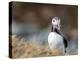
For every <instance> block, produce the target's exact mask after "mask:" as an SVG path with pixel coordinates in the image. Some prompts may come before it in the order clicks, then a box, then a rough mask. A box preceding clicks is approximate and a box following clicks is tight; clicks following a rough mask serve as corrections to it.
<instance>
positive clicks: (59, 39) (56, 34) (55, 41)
mask: <svg viewBox="0 0 80 60" xmlns="http://www.w3.org/2000/svg"><path fill="white" fill-rule="evenodd" d="M48 43H49V47H50V49H51V50H52V51H53V52H54V50H55V49H57V50H58V51H59V52H61V53H62V54H65V53H66V48H67V40H66V38H65V37H64V36H63V34H62V33H61V31H60V20H59V19H58V18H57V17H55V18H53V19H52V29H51V32H50V33H49V36H48Z"/></svg>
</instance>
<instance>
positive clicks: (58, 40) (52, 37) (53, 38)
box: [48, 32, 63, 44]
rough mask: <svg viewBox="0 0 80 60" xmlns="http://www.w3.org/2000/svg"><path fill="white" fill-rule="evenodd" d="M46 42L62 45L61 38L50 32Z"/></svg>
mask: <svg viewBox="0 0 80 60" xmlns="http://www.w3.org/2000/svg"><path fill="white" fill-rule="evenodd" d="M48 42H49V43H52V44H61V43H63V37H62V36H61V35H59V34H57V33H56V32H51V33H50V34H49V36H48Z"/></svg>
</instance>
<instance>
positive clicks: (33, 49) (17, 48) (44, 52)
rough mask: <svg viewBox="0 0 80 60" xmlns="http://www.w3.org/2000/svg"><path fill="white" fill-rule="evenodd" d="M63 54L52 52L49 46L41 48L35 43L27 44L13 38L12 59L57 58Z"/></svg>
mask: <svg viewBox="0 0 80 60" xmlns="http://www.w3.org/2000/svg"><path fill="white" fill-rule="evenodd" d="M57 55H61V53H60V52H59V51H57V50H54V52H53V51H50V50H49V48H48V46H39V45H37V44H35V43H29V42H25V41H23V40H18V38H15V35H13V36H12V57H13V58H24V57H44V56H45V57H47V56H57Z"/></svg>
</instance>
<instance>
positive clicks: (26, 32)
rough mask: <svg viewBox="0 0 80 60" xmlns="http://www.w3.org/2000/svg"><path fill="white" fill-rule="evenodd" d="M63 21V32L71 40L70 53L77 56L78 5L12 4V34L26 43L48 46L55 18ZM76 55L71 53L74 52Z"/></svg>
mask: <svg viewBox="0 0 80 60" xmlns="http://www.w3.org/2000/svg"><path fill="white" fill-rule="evenodd" d="M55 16H57V17H59V18H60V19H61V31H62V32H63V33H64V35H65V36H67V38H68V39H69V48H68V50H69V53H68V54H77V50H76V49H77V48H78V7H77V6H76V5H61V4H60V5H59V4H43V3H29V2H27V3H26V2H12V25H10V29H12V31H11V30H10V32H11V33H12V35H17V37H18V38H20V39H21V38H23V40H24V41H26V42H28V41H30V42H35V43H38V44H39V45H42V46H45V45H48V42H47V40H48V34H49V33H50V31H51V20H52V18H53V17H55ZM71 49H72V50H76V53H75V52H74V53H71V51H72V50H71Z"/></svg>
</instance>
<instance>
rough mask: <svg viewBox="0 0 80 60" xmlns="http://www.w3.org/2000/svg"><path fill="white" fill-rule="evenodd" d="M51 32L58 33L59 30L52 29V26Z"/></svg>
mask: <svg viewBox="0 0 80 60" xmlns="http://www.w3.org/2000/svg"><path fill="white" fill-rule="evenodd" d="M51 32H56V33H59V30H58V29H57V28H56V27H53V25H52V28H51Z"/></svg>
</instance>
